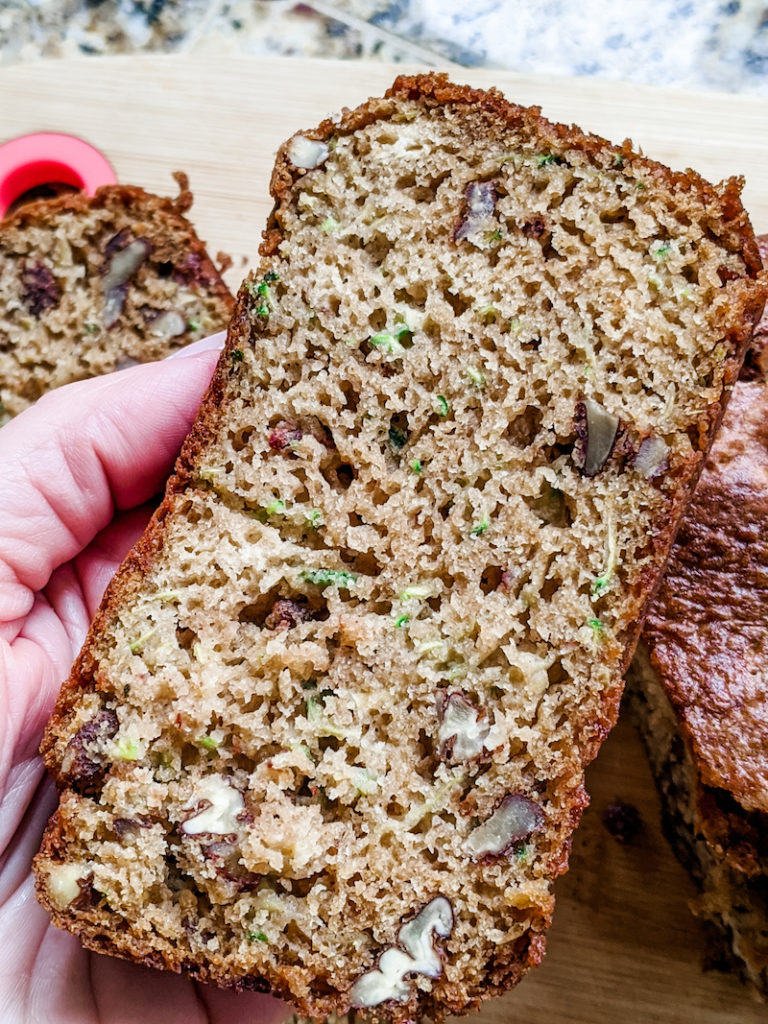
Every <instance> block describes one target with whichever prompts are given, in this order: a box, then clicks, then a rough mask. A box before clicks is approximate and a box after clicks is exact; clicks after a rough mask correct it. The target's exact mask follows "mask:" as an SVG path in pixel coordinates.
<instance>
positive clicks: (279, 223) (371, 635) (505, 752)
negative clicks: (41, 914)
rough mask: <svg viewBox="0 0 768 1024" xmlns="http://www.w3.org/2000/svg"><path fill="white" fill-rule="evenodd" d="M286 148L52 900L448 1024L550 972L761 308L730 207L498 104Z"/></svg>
mask: <svg viewBox="0 0 768 1024" xmlns="http://www.w3.org/2000/svg"><path fill="white" fill-rule="evenodd" d="M301 140H303V141H297V140H296V138H294V139H293V140H292V141H291V142H290V143H288V144H287V145H286V146H285V147H284V148H283V149H282V150H281V152H280V153H279V155H278V160H277V164H276V167H275V171H274V175H273V180H272V191H273V195H274V197H275V201H276V204H275V209H274V213H273V216H272V220H271V222H270V225H269V228H268V230H267V232H266V234H265V241H264V245H263V246H262V253H263V255H264V261H263V263H262V265H261V266H260V268H259V269H258V271H257V272H255V273H254V274H253V275H252V276H251V277H250V278H249V279H248V280H247V281H246V282H245V283H244V285H243V287H242V289H241V292H240V296H239V302H238V306H237V309H236V311H235V315H234V318H233V320H232V323H231V326H230V331H229V339H228V345H227V349H226V351H225V353H224V354H223V356H222V359H221V361H220V364H219V368H218V370H217V374H216V377H215V378H214V382H213V384H212V387H211V390H210V392H209V395H208V397H207V399H206V401H205V403H204V405H203V409H202V411H201V413H200V416H199V418H198V420H197V423H196V425H195V427H194V429H193V432H192V434H191V435H190V437H189V439H188V441H187V443H186V446H185V450H184V452H183V454H182V457H181V460H180V462H179V465H178V467H177V473H176V476H175V477H174V478H173V479H172V480H171V482H170V484H169V488H168V491H167V494H166V498H165V501H164V503H163V506H162V508H161V509H160V511H159V513H158V514H157V515H156V517H155V518H154V520H153V522H152V524H151V526H150V528H149V531H148V532H147V534H145V536H144V538H143V539H142V540H141V542H140V543H139V545H138V547H137V548H136V549H135V551H134V552H133V554H132V555H131V556H130V557H129V559H128V560H127V562H126V563H125V564H124V566H123V568H122V569H121V571H120V572H119V574H118V576H117V577H116V579H115V581H114V582H113V584H112V586H111V587H110V589H109V591H108V593H107V595H106V598H105V601H104V603H103V605H102V607H101V610H100V612H99V613H98V615H97V618H96V621H95V623H94V625H93V628H92V630H91V632H90V634H89V637H88V641H87V643H86V646H85V648H84V651H83V652H82V654H81V656H80V659H79V661H78V662H77V665H76V666H75V669H74V671H73V675H72V677H71V679H70V681H69V683H68V684H67V686H66V687H65V689H64V690H63V692H62V696H61V698H60V701H59V704H58V707H57V710H56V714H55V716H54V719H53V721H52V723H51V725H50V727H49V730H48V732H47V736H46V740H45V744H44V746H45V751H46V756H47V761H48V764H49V766H50V767H51V769H52V770H53V771H54V772H55V774H56V775H57V778H58V780H59V783H60V785H61V787H62V794H61V802H60V806H59V809H58V811H57V812H56V814H55V816H54V818H53V819H52V821H51V824H50V826H49V829H48V832H47V834H46V837H45V840H44V844H43V849H42V852H41V853H40V855H39V857H38V859H37V864H36V868H37V876H38V887H39V895H40V898H41V900H42V902H43V903H44V904H45V905H46V906H47V907H48V908H49V909H50V910H51V913H52V916H53V919H54V921H55V922H56V924H58V925H60V926H62V927H65V928H68V929H70V930H71V931H74V932H76V933H78V934H79V935H80V936H81V938H82V941H83V942H84V943H85V944H86V945H88V946H90V947H91V948H97V949H101V950H105V951H108V952H112V953H115V954H117V955H120V956H125V957H130V958H132V959H136V960H139V961H142V962H145V963H151V964H155V965H158V966H164V967H169V968H172V969H175V970H186V971H189V972H190V973H192V974H194V975H196V976H197V977H200V978H203V979H207V980H213V981H216V982H218V983H220V984H228V985H236V986H245V987H251V988H257V989H260V988H265V989H269V990H271V991H274V992H275V993H277V994H279V995H282V996H284V997H285V998H287V999H288V1000H290V1001H291V1002H292V1003H293V1004H294V1005H296V1006H297V1007H298V1008H299V1010H300V1011H301V1012H303V1013H307V1014H310V1015H314V1016H318V1015H322V1014H325V1013H329V1012H334V1011H336V1012H342V1013H343V1012H345V1011H347V1010H348V1009H349V1008H350V1006H354V1007H357V1008H358V1009H359V1010H360V1013H361V1014H362V1017H363V1019H366V1020H369V1021H391V1020H393V1021H405V1020H412V1019H418V1018H420V1017H422V1016H425V1015H426V1016H430V1017H432V1018H434V1019H436V1020H441V1019H442V1018H443V1017H444V1016H445V1015H446V1014H448V1013H460V1012H465V1011H467V1010H469V1009H471V1008H472V1007H476V1006H477V1005H479V1003H480V1001H481V999H482V998H483V997H485V996H488V995H493V994H498V993H500V992H502V991H503V990H504V989H506V988H508V987H509V986H510V985H512V984H514V983H515V982H516V981H518V980H519V979H520V977H521V976H522V975H523V974H524V973H525V971H526V970H527V968H528V967H530V966H531V965H533V964H535V963H537V962H538V961H539V960H540V959H541V956H542V955H543V951H544V933H545V931H546V928H547V925H548V922H549V920H550V915H551V912H552V908H553V897H552V884H553V880H554V878H555V877H556V876H557V875H558V874H560V873H561V872H562V871H564V870H565V868H566V866H567V855H568V848H569V839H570V835H571V833H572V831H573V829H574V827H575V826H576V824H577V822H578V819H579V816H580V813H581V810H582V808H583V806H584V803H585V800H586V798H585V795H584V791H583V787H582V778H583V769H584V765H585V764H586V763H587V762H588V761H589V760H590V759H591V758H592V757H593V756H594V754H595V753H596V751H597V749H598V747H599V744H600V742H601V740H602V739H603V737H604V736H605V734H606V732H607V730H608V729H609V728H610V726H611V724H612V723H613V721H614V719H615V716H616V712H617V705H618V699H619V695H620V690H621V672H622V669H623V667H624V664H625V662H626V659H627V657H628V654H629V650H630V648H631V647H632V646H633V644H634V641H635V637H636V632H637V629H638V617H639V615H640V613H641V610H642V608H643V605H644V603H645V601H646V598H647V596H648V594H649V591H650V589H651V587H652V586H653V585H654V583H655V580H656V579H657V577H658V574H659V572H660V569H661V565H662V562H663V560H664V558H665V556H666V553H667V551H668V548H669V544H670V542H671V537H672V531H673V529H674V526H675V523H676V521H677V518H678V517H679V514H680V511H681V509H682V506H683V504H684V501H685V499H686V497H687V494H688V492H689V490H690V488H691V487H692V485H693V478H694V475H695V473H696V471H697V468H698V466H699V463H700V461H701V458H702V452H703V451H705V450H706V448H707V447H708V445H709V443H710V440H711V435H712V432H713V429H714V425H715V423H716V421H717V419H718V417H719V415H720V409H721V403H722V400H723V394H724V390H725V388H726V387H727V386H728V385H729V384H730V382H731V381H732V379H733V378H735V376H736V373H737V372H738V364H739V362H740V360H741V358H742V356H743V351H744V347H745V346H746V343H747V339H748V336H749V334H750V332H751V328H752V323H753V321H754V320H755V319H756V317H757V315H758V313H759V309H760V307H761V305H762V303H763V301H764V298H765V289H764V285H763V283H762V282H761V279H760V278H759V276H758V274H759V267H760V264H759V260H758V259H757V256H756V250H755V246H754V239H753V236H752V234H751V229H750V228H749V223H748V220H747V218H746V215H745V214H744V212H743V210H742V208H741V205H740V202H739V200H738V192H739V186H738V183H736V182H731V183H728V184H725V185H723V186H721V187H719V188H713V187H712V186H709V185H707V184H706V183H705V182H703V181H702V180H701V179H699V178H698V177H696V176H695V175H692V174H687V175H673V174H672V172H670V171H668V170H666V169H665V168H663V167H661V166H660V165H658V164H655V163H652V162H650V161H648V160H645V159H643V158H641V157H639V156H637V155H635V154H633V153H632V152H631V150H630V148H629V145H628V144H627V145H625V146H624V147H623V148H617V147H615V146H611V145H610V144H608V143H607V142H604V141H603V140H600V139H596V138H594V137H591V136H585V135H584V134H582V133H581V132H580V131H578V130H577V129H575V128H563V127H562V126H553V125H550V124H548V123H547V122H545V121H543V120H541V119H540V118H539V116H538V111H536V110H525V109H523V108H520V107H515V106H512V105H510V104H507V103H506V102H505V101H504V100H503V99H502V98H501V96H500V95H499V94H498V93H494V92H491V93H484V92H478V91H473V90H470V89H464V88H459V87H454V86H452V85H450V83H448V82H447V81H446V80H445V79H444V78H442V77H440V76H424V77H419V78H402V79H398V81H397V82H396V83H395V85H394V87H393V89H392V90H391V91H390V93H389V94H388V95H387V97H385V98H383V99H379V100H371V101H369V102H368V103H367V104H365V105H364V106H362V107H361V108H359V109H357V110H354V111H347V112H345V113H344V114H343V116H342V117H341V119H340V120H339V119H337V120H336V121H328V122H325V123H324V124H323V125H321V126H320V127H319V128H318V129H316V130H313V131H311V132H307V133H303V134H302V136H301ZM310 143H311V144H310ZM64 867H66V871H63V870H62V869H63V868H64ZM75 886H76V887H77V890H78V891H77V893H75ZM68 896H71V897H72V899H71V901H70V902H69V903H66V905H64V903H65V901H66V899H67V897H68Z"/></svg>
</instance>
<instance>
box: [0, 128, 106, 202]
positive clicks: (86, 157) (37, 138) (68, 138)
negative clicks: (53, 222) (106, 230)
mask: <svg viewBox="0 0 768 1024" xmlns="http://www.w3.org/2000/svg"><path fill="white" fill-rule="evenodd" d="M116 181H117V178H116V177H115V172H114V171H113V170H112V166H111V164H110V163H109V161H108V160H107V158H106V157H105V156H103V155H102V154H101V153H100V152H99V151H98V149H94V147H93V146H91V145H89V144H88V143H87V142H83V140H82V139H78V138H75V136H74V135H61V134H59V133H58V132H38V133H37V134H35V135H22V136H20V137H19V138H17V139H11V141H10V142H6V143H5V144H4V145H2V146H0V218H2V217H4V216H5V214H6V213H7V212H8V208H9V207H10V206H11V204H12V203H13V202H15V200H16V199H18V198H19V196H20V195H23V194H24V193H25V192H27V191H28V190H29V189H31V188H36V187H37V186H38V185H47V184H49V183H51V182H62V184H64V185H72V186H73V187H74V188H76V189H80V190H82V191H83V192H85V193H86V195H93V193H94V192H95V191H96V189H97V188H98V187H99V186H100V185H113V184H114V183H115V182H116Z"/></svg>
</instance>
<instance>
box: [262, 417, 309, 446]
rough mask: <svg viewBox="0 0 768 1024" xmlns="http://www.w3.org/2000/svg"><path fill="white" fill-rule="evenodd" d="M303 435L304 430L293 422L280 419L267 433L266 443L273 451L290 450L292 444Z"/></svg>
mask: <svg viewBox="0 0 768 1024" xmlns="http://www.w3.org/2000/svg"><path fill="white" fill-rule="evenodd" d="M302 437H304V431H303V430H302V429H301V428H300V427H297V426H296V424H295V423H289V422H288V421H287V420H280V422H279V423H278V424H276V426H274V427H273V428H272V430H270V432H269V434H268V435H267V443H268V444H269V447H270V448H271V449H272V451H273V452H284V451H285V450H286V449H288V450H290V448H291V446H292V445H293V444H296V442H297V441H300V440H301V439H302Z"/></svg>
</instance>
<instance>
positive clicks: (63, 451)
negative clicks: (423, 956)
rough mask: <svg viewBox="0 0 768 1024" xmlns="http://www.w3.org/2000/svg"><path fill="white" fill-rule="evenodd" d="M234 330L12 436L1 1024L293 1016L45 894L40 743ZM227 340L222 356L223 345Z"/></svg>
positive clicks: (2, 650)
mask: <svg viewBox="0 0 768 1024" xmlns="http://www.w3.org/2000/svg"><path fill="white" fill-rule="evenodd" d="M221 341H222V336H220V335H217V336H215V339H206V342H207V350H205V349H206V343H203V342H201V343H198V344H196V345H193V346H191V347H190V349H187V350H184V351H183V352H180V353H178V355H177V356H176V357H174V358H172V359H170V360H165V361H164V362H161V363H151V364H147V365H144V366H137V367H134V368H132V369H130V370H124V371H123V372H122V373H117V374H112V375H110V376H108V377H100V378H97V379H94V380H89V381H83V382H81V383H77V384H70V385H68V386H67V387H63V388H60V389H59V390H58V391H55V392H52V393H51V394H49V395H46V396H45V397H44V398H42V399H41V400H40V401H39V402H38V403H37V404H36V405H35V406H34V407H32V408H31V409H29V410H27V411H26V412H24V413H22V414H21V415H20V416H18V417H17V418H16V419H15V420H12V421H11V422H10V423H9V424H7V425H6V426H5V427H3V429H2V431H0V481H2V483H1V484H0V794H1V801H2V802H1V803H0V1007H4V1010H3V1013H2V1020H3V1024H22V1022H23V1024H38V1022H40V1024H43V1022H45V1024H70V1022H71V1024H134V1022H135V1024H197V1022H201V1024H202V1022H207V1024H225V1022H226V1024H246V1022H247V1024H273V1022H276V1021H279V1020H281V1019H282V1018H284V1017H286V1016H287V1014H288V1013H289V1012H290V1011H289V1010H288V1009H287V1008H286V1007H285V1005H284V1004H282V1003H280V1002H279V1001H278V1000H276V999H273V998H271V997H270V996H261V995H255V994H250V993H248V994H243V995H238V994H237V993H234V992H228V991H224V990H221V989H216V988H211V987H208V986H205V985H201V984H199V983H196V982H194V981H191V980H189V979H187V978H184V977H180V976H177V975H174V974H169V973H164V972H160V971H154V970H151V969H149V968H145V967H140V966H138V965H136V964H129V963H124V962H123V961H121V960H116V959H113V958H111V957H106V956H102V955H99V954H96V953H91V952H88V951H87V950H85V949H83V948H82V947H81V945H80V943H79V942H78V940H77V939H76V938H75V937H74V936H72V935H70V934H68V933H66V932H62V931H59V930H58V929H56V928H54V927H53V926H52V925H51V924H50V922H49V920H48V915H47V914H46V912H45V911H44V910H43V909H42V908H41V907H40V906H38V904H37V903H36V901H35V898H34V888H33V882H32V875H31V872H30V865H31V861H32V857H33V856H34V854H35V853H36V852H37V848H38V846H39V843H40V837H41V835H42V832H43V829H44V827H45V823H46V821H47V819H48V817H49V815H50V814H51V813H52V811H53V810H54V807H55V804H56V795H55V790H54V786H53V784H52V782H51V781H50V780H49V779H47V778H45V774H44V769H43V764H42V759H41V757H40V755H39V754H38V747H39V745H40V739H41V736H42V731H43V728H44V726H45V723H46V721H47V719H48V716H49V715H50V713H51V710H52V708H53V704H54V701H55V699H56V695H57V693H58V691H59V687H60V686H61V683H62V682H63V680H64V679H66V677H67V675H68V674H69V669H70V666H71V663H72V661H73V660H74V657H75V655H76V654H77V652H78V650H79V649H80V646H81V645H82V642H83V640H84V638H85V634H86V630H87V628H88V622H89V620H90V618H91V616H92V614H93V612H94V611H95V609H96V607H97V606H98V604H99V601H100V600H101V596H102V593H103V592H104V589H105V587H106V585H107V583H108V582H109V580H110V579H111V577H112V575H113V573H114V572H115V569H116V568H117V567H118V565H119V564H120V562H121V561H122V559H123V557H124V556H125V554H126V553H127V552H128V550H129V548H130V547H131V546H132V545H133V543H134V542H135V541H136V540H137V538H138V537H139V535H140V534H141V532H142V530H143V529H144V526H145V525H146V523H147V520H148V519H149V516H150V514H151V509H150V508H149V507H148V506H146V505H145V504H144V503H145V502H149V501H150V499H152V497H153V495H155V494H157V492H158V491H159V490H160V489H161V487H162V485H163V481H164V479H165V477H166V476H167V475H168V473H169V471H170V469H171V467H172V465H173V460H174V458H175V456H176V453H177V452H178V450H179V448H180V446H181V442H182V440H183V438H184V436H185V434H186V433H187V431H188V430H189V427H190V425H191V423H192V420H193V418H194V415H195V411H196V409H197V406H198V405H199V403H200V399H201V397H202V395H203V392H204V390H205V388H206V387H207V385H208V382H209V380H210V377H211V373H212V371H213V367H214V366H215V364H216V358H217V355H218V351H217V350H218V348H219V347H220V345H221ZM211 346H213V347H211Z"/></svg>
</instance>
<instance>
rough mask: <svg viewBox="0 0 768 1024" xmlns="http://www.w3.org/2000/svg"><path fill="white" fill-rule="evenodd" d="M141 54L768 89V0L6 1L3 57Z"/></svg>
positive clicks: (0, 33)
mask: <svg viewBox="0 0 768 1024" xmlns="http://www.w3.org/2000/svg"><path fill="white" fill-rule="evenodd" d="M142 51H169V52H177V53H178V52H185V53H190V52H191V53H197V52H199V53H205V54H207V55H211V54H216V53H220V54H221V55H222V56H223V57H224V56H226V55H227V54H231V53H240V54H253V55H255V56H258V55H260V54H266V53H270V54H283V55H286V56H289V55H301V56H306V57H322V56H327V57H337V58H338V57H341V58H369V59H371V58H373V59H382V60H391V61H409V62H411V63H414V62H416V63H421V64H426V65H432V66H435V67H451V66H457V65H458V66H465V67H477V66H485V67H503V68H508V69H511V70H516V71H527V72H538V73H543V74H558V75H565V74H574V75H592V76H599V77H603V78H607V79H611V78H613V79H616V78H620V79H625V80H629V81H637V82H645V83H650V84H658V85H666V86H676V87H680V88H690V89H718V90H722V91H726V92H748V93H753V94H762V95H768V0H729V2H726V0H635V2H632V3H629V2H624V0H579V2H578V3H574V2H573V0H464V2H458V0H315V2H310V3H296V2H295V0H227V2H225V0H210V2H206V0H0V62H5V63H8V62H14V61H20V60H24V61H28V60H34V59H38V58H40V57H43V56H45V57H53V56H74V55H82V54H91V53H136V52H142Z"/></svg>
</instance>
